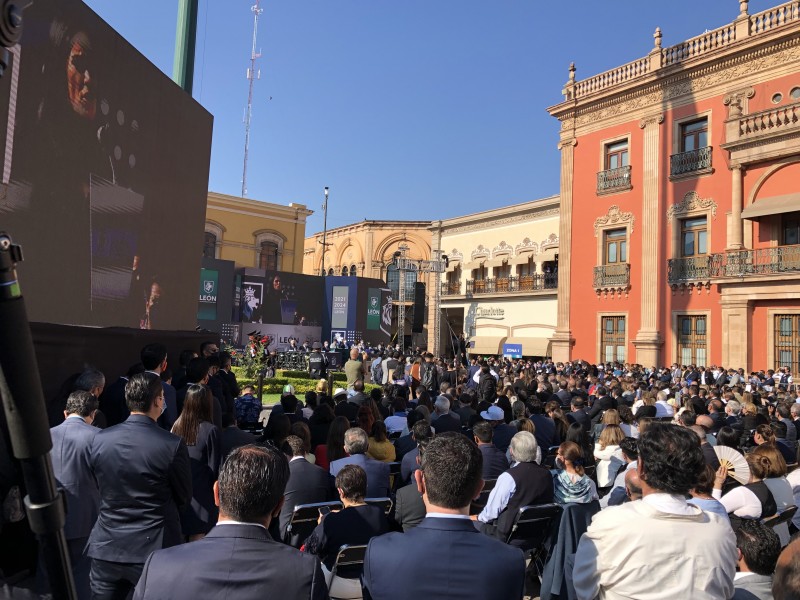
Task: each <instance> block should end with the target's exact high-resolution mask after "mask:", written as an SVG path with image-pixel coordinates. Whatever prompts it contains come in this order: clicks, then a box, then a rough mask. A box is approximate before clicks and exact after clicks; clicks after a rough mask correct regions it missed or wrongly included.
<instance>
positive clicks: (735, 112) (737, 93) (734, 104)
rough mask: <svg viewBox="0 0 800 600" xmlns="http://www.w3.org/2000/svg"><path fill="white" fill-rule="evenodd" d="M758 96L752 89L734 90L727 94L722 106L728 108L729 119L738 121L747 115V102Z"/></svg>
mask: <svg viewBox="0 0 800 600" xmlns="http://www.w3.org/2000/svg"><path fill="white" fill-rule="evenodd" d="M755 95H756V91H755V90H754V89H753V88H752V87H747V88H743V89H740V90H734V91H732V92H729V93H727V94H725V96H724V98H723V99H722V104H724V105H725V106H727V107H728V118H729V119H736V118H738V117H741V116H742V114H744V113H747V112H748V110H747V101H748V100H749V99H750V98H752V97H753V96H755Z"/></svg>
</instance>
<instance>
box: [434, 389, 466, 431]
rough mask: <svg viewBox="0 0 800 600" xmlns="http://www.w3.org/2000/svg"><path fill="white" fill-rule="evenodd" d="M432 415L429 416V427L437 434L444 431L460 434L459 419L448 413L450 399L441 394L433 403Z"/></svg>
mask: <svg viewBox="0 0 800 600" xmlns="http://www.w3.org/2000/svg"><path fill="white" fill-rule="evenodd" d="M433 410H434V412H433V415H431V419H432V420H431V427H433V429H434V431H436V433H437V434H439V433H444V432H446V431H453V432H455V433H461V417H459V416H458V415H454V414H453V413H451V412H450V398H449V397H448V396H447V395H446V394H442V395H441V396H439V397H438V398H436V402H434V403H433Z"/></svg>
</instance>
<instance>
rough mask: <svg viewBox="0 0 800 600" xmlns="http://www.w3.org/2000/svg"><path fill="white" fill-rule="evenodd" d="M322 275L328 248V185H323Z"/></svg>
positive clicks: (323, 274)
mask: <svg viewBox="0 0 800 600" xmlns="http://www.w3.org/2000/svg"><path fill="white" fill-rule="evenodd" d="M322 215H323V216H322V276H323V277H324V276H325V252H326V251H327V249H328V243H327V241H328V186H327V185H326V186H325V201H324V202H323V203H322Z"/></svg>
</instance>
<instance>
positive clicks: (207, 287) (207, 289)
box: [203, 280, 214, 294]
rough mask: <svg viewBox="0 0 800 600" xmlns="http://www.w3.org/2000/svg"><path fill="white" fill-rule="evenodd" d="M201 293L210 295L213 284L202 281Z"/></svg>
mask: <svg viewBox="0 0 800 600" xmlns="http://www.w3.org/2000/svg"><path fill="white" fill-rule="evenodd" d="M203 291H205V293H206V294H210V293H211V292H213V291H214V282H213V281H208V280H205V281H203Z"/></svg>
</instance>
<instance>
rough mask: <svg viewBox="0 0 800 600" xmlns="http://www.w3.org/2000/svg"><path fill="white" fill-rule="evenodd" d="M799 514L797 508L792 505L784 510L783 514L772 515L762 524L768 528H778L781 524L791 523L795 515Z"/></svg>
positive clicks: (762, 520)
mask: <svg viewBox="0 0 800 600" xmlns="http://www.w3.org/2000/svg"><path fill="white" fill-rule="evenodd" d="M796 512H797V507H796V506H795V505H794V504H790V505H789V506H787V507H786V508H784V509H783V510H782V511H781V512H779V513H777V514H774V515H772V516H771V517H766V518H765V519H761V522H762V523H763V524H764V525H766V526H767V527H773V528H775V527H777V526H778V525H780V524H781V523H789V522H790V521H791V520H792V517H794V514H795V513H796Z"/></svg>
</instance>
